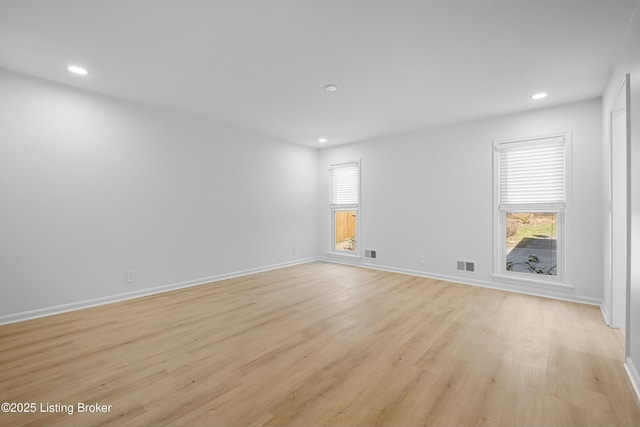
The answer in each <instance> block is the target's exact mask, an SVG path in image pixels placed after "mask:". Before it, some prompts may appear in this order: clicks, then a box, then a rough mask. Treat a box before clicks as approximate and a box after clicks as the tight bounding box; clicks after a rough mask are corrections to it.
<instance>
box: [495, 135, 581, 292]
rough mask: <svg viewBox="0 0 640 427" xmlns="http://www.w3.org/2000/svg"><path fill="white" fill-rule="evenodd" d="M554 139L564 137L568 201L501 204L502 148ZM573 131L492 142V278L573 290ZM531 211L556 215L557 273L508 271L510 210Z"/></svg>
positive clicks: (566, 195)
mask: <svg viewBox="0 0 640 427" xmlns="http://www.w3.org/2000/svg"><path fill="white" fill-rule="evenodd" d="M552 138H564V168H565V177H564V178H565V203H564V207H559V206H557V204H553V203H549V204H543V203H540V204H537V203H536V204H514V205H510V206H507V207H501V206H500V151H501V148H502V147H504V146H506V145H507V144H516V143H517V144H522V143H526V144H529V143H530V144H535V143H536V141H539V142H541V143H543V142H544V141H545V140H549V139H552ZM571 160H572V133H571V132H569V131H567V132H556V133H550V134H544V135H536V136H530V137H523V138H514V139H508V140H494V141H493V257H494V266H493V274H492V277H493V278H494V279H496V280H499V281H507V282H510V283H516V284H522V285H534V286H536V287H547V288H553V289H558V288H565V289H572V288H573V285H572V284H571V263H570V261H571V256H570V254H571V249H570V247H571V241H572V239H571V235H572V232H571V231H572V228H571V227H572V221H571V209H572V194H571V193H572V191H571V189H572V185H571V177H572V171H571V164H572V161H571ZM517 212H532V213H555V214H556V239H557V240H556V261H557V265H556V273H557V274H556V275H544V274H533V273H523V272H517V271H510V270H507V265H506V261H507V245H506V242H507V236H506V234H507V213H517Z"/></svg>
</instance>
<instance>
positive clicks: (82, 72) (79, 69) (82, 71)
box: [67, 65, 87, 76]
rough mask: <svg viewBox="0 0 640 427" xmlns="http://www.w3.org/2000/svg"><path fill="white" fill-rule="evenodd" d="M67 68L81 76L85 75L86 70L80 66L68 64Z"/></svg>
mask: <svg viewBox="0 0 640 427" xmlns="http://www.w3.org/2000/svg"><path fill="white" fill-rule="evenodd" d="M67 70H69V71H71V72H72V73H73V74H79V75H81V76H86V75H87V70H86V69H84V68H82V67H78V66H77V65H69V66H68V67H67Z"/></svg>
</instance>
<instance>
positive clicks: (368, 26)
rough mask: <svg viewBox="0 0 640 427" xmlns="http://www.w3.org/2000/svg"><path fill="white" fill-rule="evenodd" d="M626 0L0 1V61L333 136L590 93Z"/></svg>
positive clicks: (304, 137) (602, 78) (279, 130)
mask: <svg viewBox="0 0 640 427" xmlns="http://www.w3.org/2000/svg"><path fill="white" fill-rule="evenodd" d="M634 4H635V0H563V1H561V2H558V1H556V0H536V1H519V2H514V1H513V0H459V1H456V2H451V1H422V2H416V1H408V0H402V1H394V2H388V1H370V0H350V1H342V0H327V1H323V2H316V1H309V0H304V1H299V0H274V1H269V2H264V1H261V0H250V1H243V2H237V1H216V2H211V1H205V0H187V1H180V2H154V1H134V2H132V1H129V0H113V1H108V2H86V1H83V0H57V1H48V0H26V1H25V0H3V1H2V2H0V68H5V69H9V70H13V71H16V72H20V73H24V74H27V75H31V76H35V77H39V78H43V79H46V80H52V81H55V82H58V83H63V84H66V85H71V86H75V87H79V88H82V89H86V90H89V91H93V92H97V93H102V94H108V95H112V96H116V97H121V98H124V99H128V100H133V101H136V102H141V103H144V104H149V105H152V106H159V107H162V108H169V109H175V110H179V111H182V112H187V113H189V114H193V115H197V116H202V117H205V118H208V119H215V120H218V121H223V122H228V123H230V124H234V125H236V126H241V127H245V128H248V129H250V130H252V131H254V132H257V133H260V134H264V135H268V136H270V137H273V138H277V139H280V140H283V141H288V142H293V143H297V144H302V145H309V146H313V147H317V146H318V139H319V138H326V140H327V142H326V143H325V144H324V146H332V145H337V144H343V143H349V142H355V141H362V140H368V139H373V138H377V137H383V136H388V135H393V134H399V133H404V132H412V131H417V130H420V129H424V128H428V127H433V126H436V125H442V124H447V123H455V122H461V121H466V120H470V119H476V118H480V117H489V116H495V115H500V114H507V113H512V112H516V111H524V110H528V109H532V108H539V107H545V106H551V105H558V104H563V103H567V102H574V101H579V100H584V99H591V98H594V97H597V96H599V95H601V93H602V90H603V88H604V86H605V84H606V82H607V79H608V77H609V74H610V71H611V64H612V62H613V60H614V58H615V55H616V51H617V49H618V47H619V45H620V42H621V40H622V37H623V35H624V31H625V28H626V26H627V23H628V21H629V16H630V14H631V11H632V10H633V6H634ZM70 64H74V65H82V66H84V67H86V68H87V69H88V71H89V74H88V75H87V76H84V77H79V76H76V75H70V74H69V72H68V71H67V66H68V65H70ZM327 84H335V85H337V87H338V90H337V91H335V92H331V93H328V92H327V91H326V90H325V89H324V88H325V86H326V85H327ZM542 91H544V92H547V93H548V94H549V96H548V97H547V98H546V99H543V100H540V101H537V102H536V103H533V101H532V100H531V99H530V96H531V95H533V94H535V93H537V92H542Z"/></svg>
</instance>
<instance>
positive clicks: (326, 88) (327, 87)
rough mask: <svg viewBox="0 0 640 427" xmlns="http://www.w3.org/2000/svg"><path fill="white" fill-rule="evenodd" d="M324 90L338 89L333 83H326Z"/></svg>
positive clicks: (333, 90) (332, 90)
mask: <svg viewBox="0 0 640 427" xmlns="http://www.w3.org/2000/svg"><path fill="white" fill-rule="evenodd" d="M324 90H326V91H327V92H335V91H337V90H338V86H336V85H334V84H328V85H326V86H325V87H324Z"/></svg>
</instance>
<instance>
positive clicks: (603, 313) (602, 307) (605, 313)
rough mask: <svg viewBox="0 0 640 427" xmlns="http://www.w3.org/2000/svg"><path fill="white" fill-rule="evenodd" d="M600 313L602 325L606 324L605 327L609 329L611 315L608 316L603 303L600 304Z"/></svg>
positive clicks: (607, 310)
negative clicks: (602, 320)
mask: <svg viewBox="0 0 640 427" xmlns="http://www.w3.org/2000/svg"><path fill="white" fill-rule="evenodd" d="M600 313H602V318H603V319H604V323H606V324H607V326H609V327H611V315H610V314H609V309H608V308H607V306H606V305H605V304H604V302H601V303H600Z"/></svg>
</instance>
